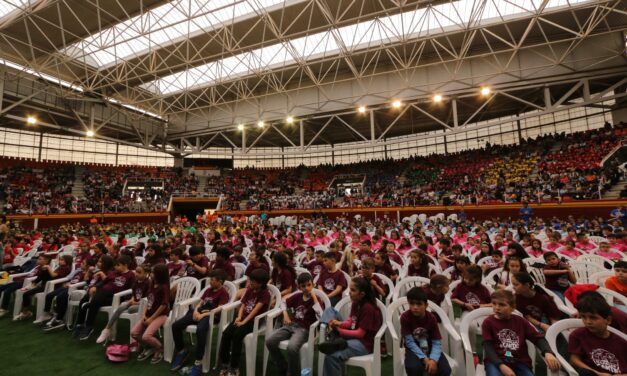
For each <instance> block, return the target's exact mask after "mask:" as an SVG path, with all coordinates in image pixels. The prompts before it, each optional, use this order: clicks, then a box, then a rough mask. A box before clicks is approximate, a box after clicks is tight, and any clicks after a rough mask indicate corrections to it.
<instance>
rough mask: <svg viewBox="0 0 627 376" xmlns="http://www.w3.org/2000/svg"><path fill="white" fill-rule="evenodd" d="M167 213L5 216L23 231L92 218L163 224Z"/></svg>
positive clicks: (104, 221) (120, 221) (106, 220)
mask: <svg viewBox="0 0 627 376" xmlns="http://www.w3.org/2000/svg"><path fill="white" fill-rule="evenodd" d="M169 215H170V214H169V213H168V212H159V213H116V214H49V215H43V214H36V215H23V214H15V215H7V219H9V220H10V221H12V222H19V223H20V225H21V226H22V227H23V228H25V229H33V228H35V221H37V226H36V227H37V228H47V227H53V226H60V225H63V224H66V223H76V222H79V223H81V224H88V223H89V222H90V221H91V220H92V218H95V219H97V220H98V223H165V222H167V221H168V217H169Z"/></svg>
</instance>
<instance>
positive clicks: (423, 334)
mask: <svg viewBox="0 0 627 376" xmlns="http://www.w3.org/2000/svg"><path fill="white" fill-rule="evenodd" d="M407 302H408V303H409V309H408V310H407V311H405V312H403V313H402V314H401V317H400V322H401V336H402V337H403V341H404V343H405V348H406V350H405V371H406V372H407V374H408V375H416V376H420V375H424V374H428V375H438V376H448V375H450V374H451V366H450V365H449V364H448V361H447V360H446V356H444V355H443V354H442V336H441V335H440V329H439V327H438V317H436V315H434V314H433V313H431V312H428V311H427V307H428V306H429V304H428V302H427V295H426V294H425V293H424V291H423V290H422V289H421V288H420V287H413V288H412V289H410V290H409V291H408V292H407Z"/></svg>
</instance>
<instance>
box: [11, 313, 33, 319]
mask: <svg viewBox="0 0 627 376" xmlns="http://www.w3.org/2000/svg"><path fill="white" fill-rule="evenodd" d="M31 316H33V313H32V312H20V314H19V315H17V316H15V317H14V318H13V321H22V320H26V319H28V318H30V317H31Z"/></svg>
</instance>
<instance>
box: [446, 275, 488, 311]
mask: <svg viewBox="0 0 627 376" xmlns="http://www.w3.org/2000/svg"><path fill="white" fill-rule="evenodd" d="M482 275H483V273H482V272H481V268H480V267H478V266H477V265H471V266H469V267H468V268H467V269H466V272H465V273H464V278H463V279H462V281H461V283H460V284H458V285H457V286H456V287H455V288H454V289H453V292H452V294H451V302H452V303H453V304H455V305H458V306H459V307H460V308H461V309H462V311H464V312H469V311H472V310H474V309H477V308H479V307H489V306H490V291H489V290H488V288H487V287H485V286H484V285H483V284H482V283H481V277H482ZM462 316H463V313H462Z"/></svg>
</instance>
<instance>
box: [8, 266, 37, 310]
mask: <svg viewBox="0 0 627 376" xmlns="http://www.w3.org/2000/svg"><path fill="white" fill-rule="evenodd" d="M29 274H30V272H29V273H18V274H13V275H10V276H9V280H8V281H7V283H12V282H15V279H17V278H21V277H27V276H28V275H29ZM36 278H37V277H27V278H25V279H24V281H23V282H22V288H24V287H27V286H30V284H31V282H32V281H34V280H35V279H36ZM14 294H15V302H14V303H13V304H14V306H13V318H16V317H17V316H18V315H19V314H20V311H21V310H22V298H23V295H24V292H22V291H20V290H16V291H15V293H14ZM4 296H5V293H4V291H3V292H2V295H0V303H1V302H2V300H3V299H4ZM7 299H10V298H9V297H7Z"/></svg>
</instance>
